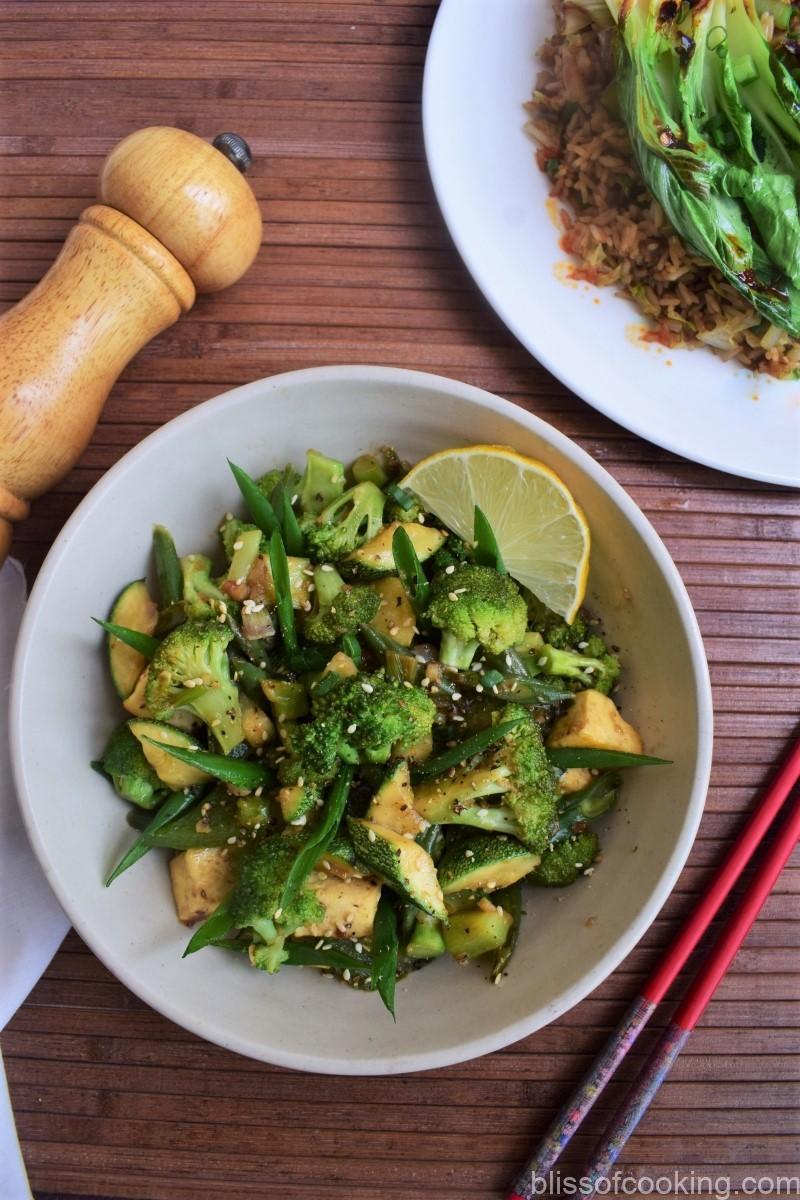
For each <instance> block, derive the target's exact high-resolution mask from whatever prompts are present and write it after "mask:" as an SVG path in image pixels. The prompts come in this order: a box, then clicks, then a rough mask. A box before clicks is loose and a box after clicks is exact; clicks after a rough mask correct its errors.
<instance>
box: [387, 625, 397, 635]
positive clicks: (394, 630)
mask: <svg viewBox="0 0 800 1200" xmlns="http://www.w3.org/2000/svg"><path fill="white" fill-rule="evenodd" d="M399 632H400V626H399V625H390V626H389V633H390V634H391V635H392V637H394V636H395V634H398V633H399Z"/></svg>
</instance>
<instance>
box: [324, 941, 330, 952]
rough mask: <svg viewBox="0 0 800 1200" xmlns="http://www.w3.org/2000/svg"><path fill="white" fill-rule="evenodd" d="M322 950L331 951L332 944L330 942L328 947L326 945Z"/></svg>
mask: <svg viewBox="0 0 800 1200" xmlns="http://www.w3.org/2000/svg"><path fill="white" fill-rule="evenodd" d="M322 949H323V950H330V949H331V943H330V942H328V943H327V945H325V946H323V947H322Z"/></svg>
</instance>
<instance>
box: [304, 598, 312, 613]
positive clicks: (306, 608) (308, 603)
mask: <svg viewBox="0 0 800 1200" xmlns="http://www.w3.org/2000/svg"><path fill="white" fill-rule="evenodd" d="M303 612H311V601H310V600H306V602H305V604H304V605H303Z"/></svg>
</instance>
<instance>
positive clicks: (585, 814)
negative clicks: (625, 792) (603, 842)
mask: <svg viewBox="0 0 800 1200" xmlns="http://www.w3.org/2000/svg"><path fill="white" fill-rule="evenodd" d="M620 782H621V780H620V777H619V775H617V773H616V772H615V771H607V772H606V773H605V774H604V775H598V776H597V778H596V779H593V780H592V782H591V783H589V784H587V785H586V787H585V788H581V790H580V791H579V792H565V793H564V794H563V795H562V796H560V797H559V800H558V812H559V815H561V814H566V813H567V812H569V811H570V810H571V809H573V808H578V807H579V808H580V809H581V812H580V814H579V816H580V817H582V818H583V819H584V820H586V821H591V820H592V819H593V818H594V817H599V816H601V814H602V813H604V812H606V811H607V809H608V808H610V806H611V804H613V802H614V796H615V794H616V791H617V788H618V787H619V785H620ZM609 796H610V797H611V803H610V804H609V803H606V802H607V800H608V798H609ZM603 806H604V807H603ZM572 819H573V820H574V821H577V820H578V819H579V818H578V816H574V817H573V818H572Z"/></svg>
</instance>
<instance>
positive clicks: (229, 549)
mask: <svg viewBox="0 0 800 1200" xmlns="http://www.w3.org/2000/svg"><path fill="white" fill-rule="evenodd" d="M251 529H258V526H257V525H253V524H252V523H251V522H249V521H240V520H239V518H238V517H227V516H226V517H224V518H223V519H222V521H221V522H220V525H219V537H220V541H221V542H222V549H223V550H224V551H225V557H226V558H227V559H228V561H229V562H230V560H231V559H232V558H233V555H234V553H235V552H234V549H233V544H234V542H238V541H239V538H240V537H241V536H242V534H243V533H248V532H249V531H250V530H251Z"/></svg>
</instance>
